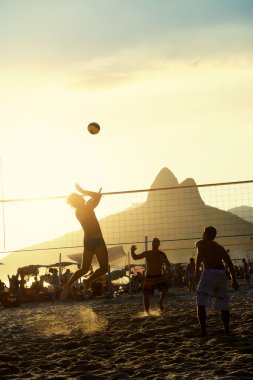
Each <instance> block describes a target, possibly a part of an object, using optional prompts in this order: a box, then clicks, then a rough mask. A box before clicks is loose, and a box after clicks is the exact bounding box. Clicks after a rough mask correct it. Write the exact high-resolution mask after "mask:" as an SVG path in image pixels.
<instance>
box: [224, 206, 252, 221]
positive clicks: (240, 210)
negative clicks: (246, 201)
mask: <svg viewBox="0 0 253 380" xmlns="http://www.w3.org/2000/svg"><path fill="white" fill-rule="evenodd" d="M228 211H229V212H231V214H234V215H237V216H239V217H240V218H242V219H244V220H247V222H250V223H253V207H250V206H239V207H233V208H230V209H229V210H228Z"/></svg>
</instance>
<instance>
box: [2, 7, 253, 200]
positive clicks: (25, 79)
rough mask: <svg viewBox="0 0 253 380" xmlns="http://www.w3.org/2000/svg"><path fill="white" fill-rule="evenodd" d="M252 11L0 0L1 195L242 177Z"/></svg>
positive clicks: (248, 138)
mask: <svg viewBox="0 0 253 380" xmlns="http://www.w3.org/2000/svg"><path fill="white" fill-rule="evenodd" d="M252 16H253V3H252V1H251V0H240V1H237V0H230V1H228V0H187V1H186V0H172V1H167V0H139V1H136V0H128V1H123V0H110V1H109V2H108V1H107V0H86V1H82V0H73V1H71V2H70V1H67V0H55V1H49V0H44V1H36V2H35V1H32V0H22V1H18V0H13V1H11V2H9V1H1V2H0V32H1V33H0V43H1V61H0V80H1V88H0V100H1V113H0V156H1V162H2V182H3V193H4V198H5V199H7V198H20V197H36V196H45V195H46V196H51V195H52V196H54V195H67V194H68V193H69V192H72V190H73V185H74V184H75V183H76V182H80V184H81V185H82V186H83V187H87V188H90V189H92V190H96V189H99V188H100V187H101V186H102V187H103V191H116V190H131V189H138V188H147V187H149V186H150V185H151V183H152V181H153V179H154V177H155V176H156V175H157V173H158V172H159V171H160V170H161V168H162V167H168V168H169V169H170V170H172V171H173V173H175V175H176V176H177V178H178V180H179V181H181V180H183V179H185V178H187V177H192V178H194V179H195V181H196V183H199V184H201V183H202V184H203V183H210V182H226V181H237V180H248V179H252V178H251V177H252V162H253V150H252V137H253V128H252V122H253V104H252V103H253V86H252V83H253V65H252V58H253V49H252V46H253V45H252V36H253V25H252ZM91 121H96V122H98V123H99V124H100V126H101V131H100V133H99V134H98V135H96V136H92V135H90V134H89V133H88V132H87V125H88V123H89V122H91Z"/></svg>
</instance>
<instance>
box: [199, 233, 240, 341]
mask: <svg viewBox="0 0 253 380" xmlns="http://www.w3.org/2000/svg"><path fill="white" fill-rule="evenodd" d="M216 233H217V231H216V229H215V228H214V227H211V226H210V227H206V228H205V230H204V233H203V236H202V239H201V240H199V241H197V242H196V248H197V260H196V270H195V272H196V280H197V281H198V278H197V277H198V270H199V267H200V265H201V263H203V265H204V270H203V272H202V274H201V278H200V281H199V284H198V287H197V315H198V320H199V324H200V327H201V332H202V336H204V335H206V307H207V306H211V305H212V299H213V298H214V299H215V307H216V308H217V309H220V310H221V317H222V322H223V325H224V330H225V334H229V321H230V313H229V303H228V291H227V279H226V271H225V266H224V264H223V263H225V264H227V265H228V269H229V271H230V273H231V276H232V287H233V288H234V289H235V290H237V289H238V283H237V279H236V274H235V270H234V265H233V263H232V261H231V259H230V257H229V255H228V252H227V251H226V250H225V248H224V247H222V246H221V245H219V244H218V243H216V242H215V241H214V239H215V237H216Z"/></svg>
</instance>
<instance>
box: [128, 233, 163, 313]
mask: <svg viewBox="0 0 253 380" xmlns="http://www.w3.org/2000/svg"><path fill="white" fill-rule="evenodd" d="M159 246H160V240H159V239H158V238H154V239H153V241H152V250H151V251H144V252H142V253H140V254H139V255H137V254H136V253H135V251H136V249H137V247H136V245H132V247H131V255H132V258H133V259H134V260H140V259H143V258H145V259H146V276H145V280H144V283H143V302H144V308H145V311H146V313H147V314H149V305H150V302H149V296H150V295H151V294H154V291H155V289H158V290H159V292H160V300H159V307H160V310H161V311H163V310H164V306H163V301H164V299H165V298H166V296H167V294H168V285H167V283H166V281H165V280H164V278H163V274H162V268H163V264H165V265H167V266H170V262H169V260H168V259H167V256H166V254H165V253H164V252H162V251H160V250H159V249H158V248H159Z"/></svg>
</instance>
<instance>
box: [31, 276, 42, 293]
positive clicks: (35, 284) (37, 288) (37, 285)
mask: <svg viewBox="0 0 253 380" xmlns="http://www.w3.org/2000/svg"><path fill="white" fill-rule="evenodd" d="M31 289H32V293H33V295H35V296H36V295H37V294H38V293H39V292H40V291H41V288H40V282H39V281H38V278H37V277H34V281H33V282H32V285H31Z"/></svg>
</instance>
